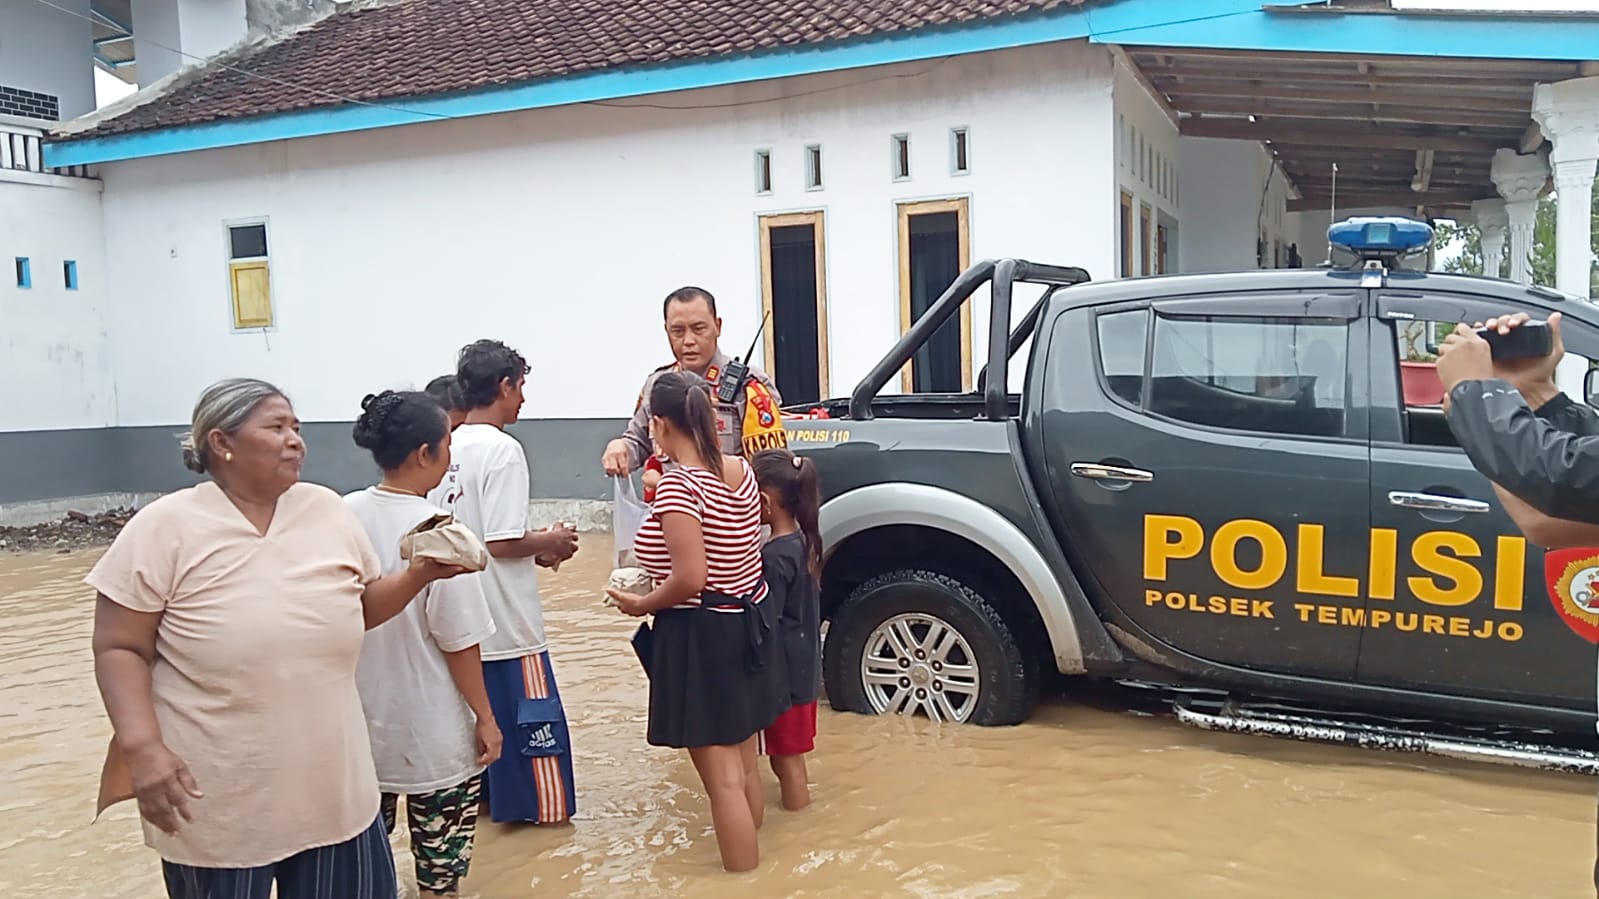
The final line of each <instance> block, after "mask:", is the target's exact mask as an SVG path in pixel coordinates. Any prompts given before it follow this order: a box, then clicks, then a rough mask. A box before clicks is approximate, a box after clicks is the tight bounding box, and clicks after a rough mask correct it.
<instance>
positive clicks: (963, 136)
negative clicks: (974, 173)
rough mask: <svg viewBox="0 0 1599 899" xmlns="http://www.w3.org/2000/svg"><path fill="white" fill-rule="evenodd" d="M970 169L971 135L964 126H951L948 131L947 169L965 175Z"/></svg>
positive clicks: (951, 172)
mask: <svg viewBox="0 0 1599 899" xmlns="http://www.w3.org/2000/svg"><path fill="white" fill-rule="evenodd" d="M971 170H972V136H971V132H970V131H968V130H967V129H966V128H965V127H960V128H951V129H950V132H949V171H950V174H953V175H965V174H968V173H970V172H971Z"/></svg>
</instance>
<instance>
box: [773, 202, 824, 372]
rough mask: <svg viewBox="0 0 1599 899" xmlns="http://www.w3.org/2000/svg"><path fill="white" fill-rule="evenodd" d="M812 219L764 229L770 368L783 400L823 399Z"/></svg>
mask: <svg viewBox="0 0 1599 899" xmlns="http://www.w3.org/2000/svg"><path fill="white" fill-rule="evenodd" d="M816 231H817V228H816V224H815V223H814V222H805V223H803V224H792V225H778V226H774V227H771V228H769V229H767V231H766V234H767V253H768V258H769V259H770V260H771V262H770V269H769V271H768V277H769V278H770V279H771V280H770V289H771V298H772V320H771V322H770V323H769V324H768V327H770V328H771V329H772V355H773V357H774V358H773V360H772V372H771V375H772V377H773V378H775V379H776V380H777V389H778V391H779V392H780V393H781V394H782V395H783V402H784V403H785V404H786V403H810V402H815V401H817V400H819V399H821V398H822V382H821V370H822V364H821V339H820V316H819V311H820V308H821V302H820V293H819V291H820V288H821V285H820V284H819V283H818V282H817V277H818V272H819V270H820V268H821V266H820V265H819V264H818V262H817V259H818V255H817V252H818V247H817V233H816Z"/></svg>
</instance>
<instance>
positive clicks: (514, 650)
mask: <svg viewBox="0 0 1599 899" xmlns="http://www.w3.org/2000/svg"><path fill="white" fill-rule="evenodd" d="M450 456H451V463H450V470H449V473H448V474H446V475H445V476H444V480H443V481H441V482H440V483H439V486H438V487H436V488H434V490H433V492H432V493H430V494H428V499H429V500H431V501H432V502H433V503H434V504H435V505H438V506H441V507H442V508H444V509H446V510H447V511H449V512H451V513H452V514H454V515H455V518H456V520H457V521H459V522H461V523H462V524H464V525H466V526H467V527H469V528H471V529H472V530H473V532H474V533H476V534H477V535H478V536H479V537H481V538H482V539H483V542H485V543H491V542H493V541H495V540H517V539H520V538H521V537H522V535H523V534H525V533H527V510H528V498H529V494H528V471H527V456H526V455H525V454H524V453H523V452H522V444H520V443H517V442H516V438H515V437H512V436H511V435H510V434H507V433H505V432H504V431H502V430H500V429H499V428H496V427H495V426H493V425H461V426H460V427H459V428H456V429H455V433H454V434H453V435H452V436H451V437H450ZM478 577H479V579H480V580H481V581H482V583H483V595H484V596H485V597H487V598H488V601H489V612H490V613H491V614H492V615H493V616H494V627H495V632H494V636H492V637H490V638H489V639H487V640H485V641H483V647H482V651H483V661H485V662H498V661H502V660H504V659H519V658H522V657H523V656H530V655H534V654H535V653H540V652H544V651H545V649H546V648H547V644H546V641H545V638H544V611H543V609H542V608H541V607H540V605H539V571H538V565H537V563H535V562H534V561H533V557H532V556H529V557H527V558H523V559H497V558H495V557H493V556H490V557H489V566H488V568H487V569H485V570H484V571H483V572H482V573H481V574H479V575H478Z"/></svg>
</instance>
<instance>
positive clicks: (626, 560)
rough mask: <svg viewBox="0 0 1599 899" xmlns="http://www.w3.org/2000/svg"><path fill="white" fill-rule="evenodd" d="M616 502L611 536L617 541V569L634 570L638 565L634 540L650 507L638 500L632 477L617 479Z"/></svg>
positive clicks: (612, 514) (613, 510) (612, 510)
mask: <svg viewBox="0 0 1599 899" xmlns="http://www.w3.org/2000/svg"><path fill="white" fill-rule="evenodd" d="M615 482H616V483H615V493H616V500H615V502H614V503H613V504H612V506H611V536H612V537H613V538H614V539H615V541H616V567H617V568H634V567H637V565H638V560H637V558H636V557H635V556H634V555H633V538H634V537H637V536H638V531H639V528H641V527H643V526H644V519H646V518H648V517H649V514H650V507H649V506H647V505H645V504H644V502H643V501H642V500H640V499H639V498H638V491H637V490H636V489H634V487H633V479H632V478H630V477H620V478H615Z"/></svg>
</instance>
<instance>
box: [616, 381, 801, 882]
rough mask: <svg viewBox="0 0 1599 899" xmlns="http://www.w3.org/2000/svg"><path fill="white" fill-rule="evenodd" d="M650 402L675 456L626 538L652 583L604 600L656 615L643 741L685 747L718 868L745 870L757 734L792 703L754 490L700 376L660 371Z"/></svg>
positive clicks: (751, 844) (756, 852)
mask: <svg viewBox="0 0 1599 899" xmlns="http://www.w3.org/2000/svg"><path fill="white" fill-rule="evenodd" d="M649 404H650V411H651V412H652V413H653V414H654V417H653V418H652V419H651V421H650V429H651V432H652V433H653V435H654V438H655V441H656V444H657V445H658V446H660V448H661V450H662V451H663V452H665V453H666V455H667V457H668V458H670V459H671V460H672V461H673V462H675V463H677V466H676V467H675V468H674V469H673V470H672V471H669V472H667V473H666V474H665V475H664V476H663V477H662V478H661V482H660V485H659V486H658V487H656V490H655V499H654V502H653V504H652V505H651V515H650V517H649V518H648V519H647V520H646V521H645V522H644V525H643V527H641V528H640V529H639V532H638V536H637V537H636V538H635V539H634V542H633V548H634V552H635V553H636V554H637V555H638V561H639V565H640V566H641V567H642V568H643V569H644V570H645V571H646V572H648V573H649V575H650V577H651V578H653V580H654V583H655V589H653V590H651V591H650V592H649V594H648V595H645V596H636V595H632V594H627V593H620V592H616V591H611V597H612V599H614V600H615V601H616V603H617V606H618V607H619V608H620V609H621V610H622V611H623V612H625V613H626V614H628V615H634V616H644V615H653V616H655V624H654V627H653V629H651V630H650V631H649V632H648V634H647V636H648V637H649V639H648V640H647V641H643V642H642V643H641V644H640V645H641V648H640V656H641V657H642V658H643V660H644V662H645V668H646V669H647V670H648V671H649V675H650V721H649V741H650V743H651V744H652V745H655V746H673V747H678V748H684V749H687V750H688V751H689V756H690V757H691V758H692V759H693V760H694V767H695V769H696V770H698V771H699V774H700V780H701V781H702V782H703V783H704V784H705V791H706V793H707V794H708V795H709V796H710V800H711V820H712V822H713V823H714V825H715V827H716V843H717V846H718V847H719V848H720V849H721V853H722V866H723V867H724V868H726V869H727V870H729V871H748V870H751V869H753V868H754V867H755V866H756V865H757V864H758V863H759V861H760V849H759V846H758V844H757V841H756V836H755V831H756V829H757V828H758V827H760V824H761V817H762V804H763V803H762V798H761V783H760V776H759V774H758V773H757V768H756V764H755V736H756V734H758V733H760V732H761V731H762V730H764V729H765V728H766V727H768V726H769V725H771V723H772V722H773V721H775V720H776V719H777V716H778V715H780V714H782V713H783V712H784V711H785V710H786V709H787V706H788V704H789V700H788V690H787V685H786V684H785V683H783V682H782V680H781V678H782V659H781V657H780V656H779V655H778V653H780V652H781V647H780V642H779V641H778V639H777V635H776V634H775V633H773V632H772V621H771V617H770V615H769V614H768V613H769V611H770V606H769V604H767V603H766V602H765V599H766V582H765V580H764V578H763V577H762V573H761V500H760V489H759V487H758V486H757V485H756V483H755V473H754V472H753V471H752V470H751V469H750V467H749V465H748V463H746V462H745V461H744V460H743V459H741V458H739V457H736V456H723V455H722V451H721V447H720V442H719V441H718V439H717V436H716V418H715V413H714V412H713V409H714V408H715V407H714V405H713V404H712V400H711V392H710V387H709V386H708V385H707V384H706V383H705V381H704V380H703V379H701V378H699V377H697V376H695V375H692V374H687V373H677V372H673V373H669V374H665V375H662V376H661V377H660V378H658V379H657V380H656V381H655V384H654V386H653V387H652V388H651V390H650V397H649Z"/></svg>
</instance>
